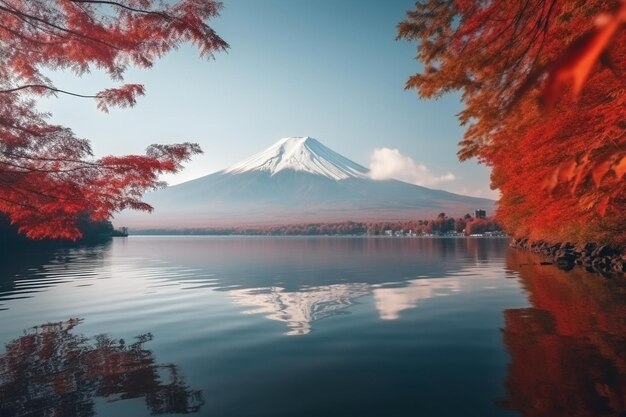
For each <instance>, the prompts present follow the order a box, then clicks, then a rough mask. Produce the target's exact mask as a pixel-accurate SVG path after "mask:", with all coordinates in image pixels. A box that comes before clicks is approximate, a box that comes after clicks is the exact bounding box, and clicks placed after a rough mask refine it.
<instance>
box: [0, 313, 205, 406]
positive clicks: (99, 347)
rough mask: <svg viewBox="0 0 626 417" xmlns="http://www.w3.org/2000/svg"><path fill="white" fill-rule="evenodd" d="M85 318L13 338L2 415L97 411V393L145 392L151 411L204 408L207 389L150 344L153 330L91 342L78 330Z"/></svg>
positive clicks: (4, 360) (4, 371) (1, 392)
mask: <svg viewBox="0 0 626 417" xmlns="http://www.w3.org/2000/svg"><path fill="white" fill-rule="evenodd" d="M80 322H81V320H80V319H70V320H68V321H66V322H59V323H47V324H43V325H40V326H37V327H34V328H32V329H29V330H27V331H25V333H24V335H23V336H20V337H18V338H16V339H13V340H11V341H10V342H9V343H7V345H6V352H5V353H4V355H2V356H0V415H1V416H59V417H63V416H68V417H70V416H71V417H86V416H93V415H95V409H94V405H95V403H94V399H95V397H103V398H106V399H107V400H108V401H117V400H126V399H131V398H140V397H143V398H144V400H145V403H146V407H147V408H148V410H149V412H150V413H151V414H164V413H191V412H196V411H198V410H199V409H200V407H201V406H202V404H203V403H204V400H203V398H202V392H201V391H198V390H192V389H191V388H190V387H189V386H188V385H187V384H186V383H185V380H184V378H183V377H182V376H181V375H180V372H179V370H178V368H177V366H176V365H174V364H161V365H159V364H157V363H156V360H155V357H154V354H153V353H152V351H150V350H149V349H146V348H145V347H144V344H145V343H147V342H149V341H151V340H152V338H153V337H152V335H151V334H150V333H147V334H143V335H140V336H138V337H137V338H136V340H134V341H133V342H131V343H126V342H125V341H124V340H123V339H120V340H114V339H112V338H111V337H109V336H107V335H99V336H96V337H95V338H94V340H93V341H91V342H90V340H89V339H88V338H86V337H85V336H83V335H81V334H76V333H75V332H74V329H75V327H76V326H77V325H78V324H80Z"/></svg>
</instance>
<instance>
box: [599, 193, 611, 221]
mask: <svg viewBox="0 0 626 417" xmlns="http://www.w3.org/2000/svg"><path fill="white" fill-rule="evenodd" d="M608 207H609V196H608V195H607V196H605V197H602V199H601V200H600V202H599V203H598V205H597V210H598V213H600V215H601V216H604V215H605V214H606V210H607V208H608Z"/></svg>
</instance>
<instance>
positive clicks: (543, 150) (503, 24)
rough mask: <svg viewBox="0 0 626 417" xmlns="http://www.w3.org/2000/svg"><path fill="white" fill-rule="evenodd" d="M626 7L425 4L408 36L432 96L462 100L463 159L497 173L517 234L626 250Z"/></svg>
mask: <svg viewBox="0 0 626 417" xmlns="http://www.w3.org/2000/svg"><path fill="white" fill-rule="evenodd" d="M625 20H626V4H624V3H622V2H620V1H617V0H588V1H579V0H559V1H557V0H528V1H522V2H512V3H511V2H503V1H495V0H492V1H477V0H428V1H419V2H417V4H416V8H415V9H414V10H412V11H410V12H408V17H407V19H406V20H405V21H404V22H402V23H400V25H399V37H400V38H404V39H408V40H415V41H418V42H419V46H418V56H417V58H418V60H419V61H421V62H422V63H423V65H424V68H423V71H422V72H420V73H419V74H416V75H414V76H412V77H411V78H410V79H409V80H408V82H407V84H406V87H407V88H410V89H416V90H417V91H418V92H419V94H420V96H421V97H423V98H436V97H438V96H440V95H442V94H445V93H448V92H450V91H460V92H461V94H462V96H461V97H462V101H463V103H464V105H465V107H464V109H463V111H461V113H460V114H459V120H460V122H461V124H462V125H465V126H467V130H466V133H465V136H464V138H463V139H462V140H461V142H460V150H459V157H460V159H468V158H473V157H475V158H478V160H479V161H481V162H483V163H485V164H487V165H489V166H491V167H492V168H493V171H492V176H491V180H492V187H493V188H498V189H500V191H501V195H502V197H501V199H500V201H499V209H498V218H499V221H500V222H501V224H503V226H504V227H505V228H506V229H507V230H508V231H509V232H510V233H512V234H514V235H516V236H527V237H531V238H533V239H543V240H548V241H559V240H560V241H568V240H571V241H589V240H591V241H602V242H607V243H612V244H616V245H620V244H626V216H624V213H625V212H626V187H624V180H625V179H626V106H625V104H626V103H625V100H626V95H625V94H624V92H625V91H626V90H625V89H624V81H623V80H624V76H623V75H624V74H623V71H624V70H625V69H626V48H624V44H625V42H626V32H625V31H624V30H623V29H622V27H623V24H624V21H625Z"/></svg>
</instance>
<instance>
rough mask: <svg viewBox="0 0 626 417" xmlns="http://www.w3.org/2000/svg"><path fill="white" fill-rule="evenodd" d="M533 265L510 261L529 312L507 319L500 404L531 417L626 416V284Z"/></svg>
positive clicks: (526, 259)
mask: <svg viewBox="0 0 626 417" xmlns="http://www.w3.org/2000/svg"><path fill="white" fill-rule="evenodd" d="M536 261H537V258H536V257H534V256H533V255H531V254H527V253H523V252H519V251H515V252H512V253H511V254H510V256H509V257H508V259H507V266H508V267H509V268H511V269H513V270H515V271H517V272H518V273H519V276H520V280H521V283H522V285H523V287H524V288H525V289H526V291H527V292H528V296H529V301H530V303H531V305H532V307H530V308H522V309H509V310H505V312H504V315H505V328H504V343H505V345H506V347H507V349H508V351H509V353H510V355H511V364H510V365H509V369H508V376H507V378H506V389H507V392H508V395H507V398H506V400H505V401H504V402H503V405H504V406H505V407H506V408H509V409H512V410H517V411H520V412H521V413H522V415H523V416H528V417H530V416H532V417H544V416H545V417H560V416H569V417H572V416H573V417H577V416H580V417H583V416H585V417H587V416H626V282H625V281H624V279H623V278H619V279H614V280H606V279H604V278H602V277H600V276H599V275H594V274H589V273H587V272H584V271H582V270H580V269H578V268H577V269H574V270H572V271H569V272H564V271H560V270H558V269H557V268H554V267H546V266H540V265H537V264H536ZM520 265H523V266H520Z"/></svg>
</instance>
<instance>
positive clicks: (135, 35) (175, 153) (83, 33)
mask: <svg viewBox="0 0 626 417" xmlns="http://www.w3.org/2000/svg"><path fill="white" fill-rule="evenodd" d="M220 8H221V4H220V3H219V2H216V1H214V0H180V1H177V2H175V3H169V2H168V3H161V2H158V1H155V0H119V1H98V0H29V1H23V0H2V1H0V52H1V53H0V213H4V214H5V215H7V216H8V217H9V219H10V221H11V222H12V223H14V224H16V225H17V226H18V227H19V230H20V232H22V233H25V234H26V235H28V236H29V237H31V238H49V237H52V238H70V239H75V238H77V237H79V236H80V231H79V230H78V228H77V225H76V220H77V218H78V217H79V216H81V215H84V214H85V213H87V214H88V215H89V216H90V217H91V218H92V219H93V220H104V219H108V218H110V217H111V216H112V214H113V213H114V212H116V211H119V210H122V209H125V208H131V209H138V210H150V209H151V207H150V206H149V205H147V204H145V203H143V202H142V201H141V196H142V194H143V193H144V192H145V191H147V190H151V189H154V188H157V187H159V186H161V185H163V184H162V183H161V182H159V175H160V174H161V173H165V172H176V171H178V170H179V169H180V168H181V163H182V162H184V161H186V160H188V159H189V157H190V156H191V155H193V154H195V153H198V152H201V150H200V148H199V146H198V145H197V144H194V143H188V142H186V143H181V144H174V145H152V146H150V147H149V148H148V149H147V152H146V154H145V155H128V156H107V157H104V158H100V159H95V158H93V156H92V151H91V148H90V146H89V141H88V140H86V139H83V138H78V137H76V136H75V135H74V134H73V133H72V131H71V130H70V129H69V128H67V127H64V126H58V125H55V124H52V123H50V122H49V115H48V114H43V113H41V112H39V111H38V110H37V108H36V99H37V98H38V97H42V96H47V95H58V94H69V95H73V96H79V97H83V98H91V99H93V100H95V104H96V106H97V107H98V108H99V109H100V110H102V111H105V112H106V111H108V109H109V108H110V107H112V106H118V107H128V106H132V105H134V104H135V101H136V99H137V97H138V96H141V95H143V94H144V88H143V86H141V85H138V84H122V85H120V86H118V87H112V88H108V89H105V90H104V91H100V92H94V93H93V94H84V92H72V91H65V90H63V89H62V88H61V87H60V86H55V85H53V84H52V83H51V81H50V80H49V79H48V78H47V77H46V76H45V72H44V71H45V70H50V69H52V70H68V71H72V72H73V73H75V74H76V75H78V76H80V75H82V74H84V73H87V72H89V71H90V70H91V69H93V68H97V69H100V70H104V71H105V72H106V73H107V74H108V75H109V76H110V78H111V79H112V80H113V81H116V82H121V81H123V75H124V73H125V71H126V70H127V69H128V68H129V67H139V68H150V67H151V66H152V65H153V62H154V61H155V60H156V59H159V58H161V57H162V56H163V55H165V54H166V53H168V52H169V51H171V50H172V49H175V48H177V47H178V46H179V45H180V44H181V43H183V42H190V43H192V44H194V45H195V46H196V47H197V48H198V49H199V52H200V55H201V56H205V57H212V54H213V53H214V52H216V51H221V50H225V49H226V48H227V47H228V45H227V44H226V42H224V41H223V40H222V39H221V38H220V37H219V36H218V35H217V34H216V33H215V32H214V31H213V30H212V29H211V28H210V27H209V26H208V25H207V24H206V21H207V20H208V19H210V18H213V17H216V16H217V15H218V13H219V10H220Z"/></svg>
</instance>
